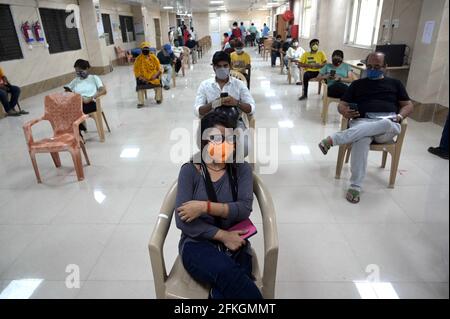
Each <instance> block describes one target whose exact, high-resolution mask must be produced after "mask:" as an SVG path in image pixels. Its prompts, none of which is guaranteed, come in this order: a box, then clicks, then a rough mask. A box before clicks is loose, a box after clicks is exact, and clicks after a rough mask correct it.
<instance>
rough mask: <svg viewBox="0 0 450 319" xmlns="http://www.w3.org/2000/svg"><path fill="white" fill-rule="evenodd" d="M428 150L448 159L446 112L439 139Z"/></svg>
mask: <svg viewBox="0 0 450 319" xmlns="http://www.w3.org/2000/svg"><path fill="white" fill-rule="evenodd" d="M428 152H430V153H431V154H433V155H436V156H439V157H440V158H442V159H446V160H448V114H447V120H446V121H445V125H444V129H443V130H442V135H441V141H440V143H439V146H437V147H432V146H431V147H429V148H428Z"/></svg>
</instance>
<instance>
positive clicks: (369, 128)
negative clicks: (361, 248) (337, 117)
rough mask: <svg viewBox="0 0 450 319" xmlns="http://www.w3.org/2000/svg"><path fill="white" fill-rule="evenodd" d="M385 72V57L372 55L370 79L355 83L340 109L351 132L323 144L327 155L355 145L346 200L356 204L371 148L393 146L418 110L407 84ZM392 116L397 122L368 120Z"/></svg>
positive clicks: (381, 54) (340, 133)
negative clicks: (339, 147) (404, 122)
mask: <svg viewBox="0 0 450 319" xmlns="http://www.w3.org/2000/svg"><path fill="white" fill-rule="evenodd" d="M385 71H386V63H385V55H384V54H383V53H381V52H374V53H371V54H369V56H368V57H367V78H363V79H359V80H356V81H354V82H352V84H350V86H349V88H348V89H347V91H346V92H345V94H344V95H343V96H342V98H341V101H340V103H339V105H338V111H339V113H341V114H342V116H344V117H345V118H347V119H349V120H350V121H349V128H348V129H346V130H343V131H340V132H337V133H334V134H332V135H331V136H328V137H326V138H325V139H323V140H322V141H321V142H320V143H319V148H320V150H321V151H322V152H323V154H327V153H328V151H329V149H330V148H331V147H332V146H337V145H342V144H351V145H352V156H351V173H352V176H351V178H350V187H349V189H348V191H347V194H346V199H347V200H348V201H349V202H351V203H354V204H356V203H359V201H360V193H361V190H362V185H363V181H364V177H365V174H366V168H367V156H368V154H369V149H370V144H371V143H372V142H374V141H375V142H376V143H392V142H393V141H394V138H395V136H397V135H398V134H400V129H401V127H400V124H399V123H400V122H401V121H402V120H403V119H405V118H406V117H408V116H409V115H410V114H411V113H412V112H413V109H414V107H413V104H412V102H411V100H410V98H409V96H408V93H407V92H406V89H405V87H404V86H403V84H402V83H401V82H400V81H399V80H396V79H392V78H389V77H386V76H384V73H385ZM354 104H357V107H355V105H354ZM391 112H392V113H394V114H397V116H396V117H395V118H394V119H393V120H390V119H372V118H367V117H366V114H368V113H391Z"/></svg>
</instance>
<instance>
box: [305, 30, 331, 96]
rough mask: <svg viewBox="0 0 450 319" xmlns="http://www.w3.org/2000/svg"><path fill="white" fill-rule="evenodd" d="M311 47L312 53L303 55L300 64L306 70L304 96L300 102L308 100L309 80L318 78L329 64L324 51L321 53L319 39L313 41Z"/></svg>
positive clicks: (310, 43)
mask: <svg viewBox="0 0 450 319" xmlns="http://www.w3.org/2000/svg"><path fill="white" fill-rule="evenodd" d="M309 47H310V49H311V51H310V52H305V53H303V55H302V57H301V58H300V63H299V65H300V67H301V68H305V72H304V73H303V94H302V96H300V98H299V100H305V99H307V98H308V85H309V80H311V79H314V78H315V77H317V76H318V75H319V71H320V69H321V68H323V67H324V66H325V64H326V63H327V56H326V55H325V53H324V52H323V51H319V40H318V39H312V40H311V41H310V42H309ZM319 85H320V84H319Z"/></svg>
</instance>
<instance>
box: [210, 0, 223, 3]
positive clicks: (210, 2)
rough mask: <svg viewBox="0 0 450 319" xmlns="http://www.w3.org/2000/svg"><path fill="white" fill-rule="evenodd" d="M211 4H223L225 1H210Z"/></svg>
mask: <svg viewBox="0 0 450 319" xmlns="http://www.w3.org/2000/svg"><path fill="white" fill-rule="evenodd" d="M209 3H210V4H222V3H223V1H219V0H217V1H216V0H213V1H210V2H209Z"/></svg>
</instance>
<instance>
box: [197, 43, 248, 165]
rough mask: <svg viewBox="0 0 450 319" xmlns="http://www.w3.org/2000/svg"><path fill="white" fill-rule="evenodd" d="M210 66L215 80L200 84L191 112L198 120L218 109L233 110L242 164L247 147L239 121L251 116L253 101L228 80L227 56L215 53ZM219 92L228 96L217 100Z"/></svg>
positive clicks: (242, 86) (238, 83)
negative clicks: (236, 115) (245, 116)
mask: <svg viewBox="0 0 450 319" xmlns="http://www.w3.org/2000/svg"><path fill="white" fill-rule="evenodd" d="M212 64H213V69H214V73H215V77H214V78H210V79H207V80H204V81H203V82H202V83H201V84H200V86H199V88H198V90H197V95H196V97H195V103H194V112H195V115H197V116H198V117H199V118H202V117H203V116H205V115H206V114H208V113H210V112H213V111H214V110H215V109H216V108H217V107H219V106H228V107H236V108H237V110H238V112H239V114H240V115H239V119H238V120H237V124H236V127H237V128H238V130H239V132H241V134H239V136H238V139H239V142H238V145H239V147H238V157H239V158H240V159H241V160H242V161H243V159H244V157H245V156H247V154H248V153H249V148H250V147H251V145H250V142H249V139H248V136H246V131H247V130H248V128H247V127H246V125H245V122H244V120H243V118H242V113H246V114H249V115H251V114H253V112H254V111H255V100H254V99H253V97H252V95H251V94H250V91H249V89H248V88H247V87H246V86H245V84H244V83H243V82H242V81H240V80H238V79H235V78H233V77H231V76H230V67H231V59H230V56H229V55H228V54H227V53H225V52H223V51H217V52H216V53H215V54H214V56H213V60H212ZM223 92H226V93H228V96H227V97H224V98H221V97H220V94H221V93H223ZM242 153H243V154H242Z"/></svg>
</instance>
